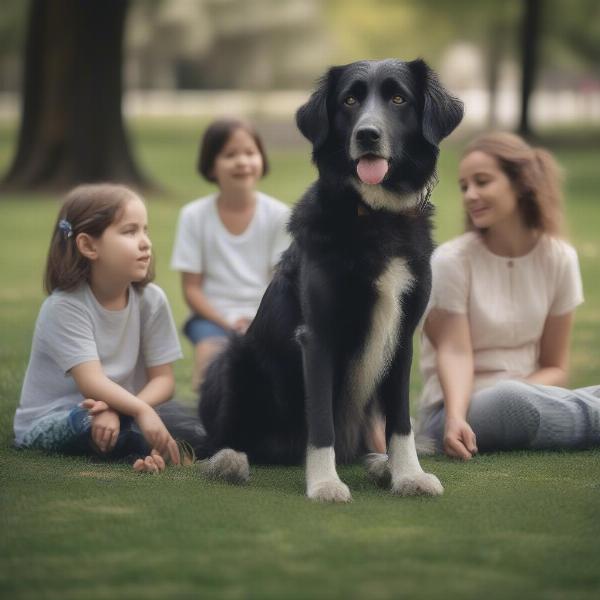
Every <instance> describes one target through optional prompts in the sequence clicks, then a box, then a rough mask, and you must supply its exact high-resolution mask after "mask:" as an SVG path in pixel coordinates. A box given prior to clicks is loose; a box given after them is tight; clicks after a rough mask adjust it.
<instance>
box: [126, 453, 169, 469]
mask: <svg viewBox="0 0 600 600" xmlns="http://www.w3.org/2000/svg"><path fill="white" fill-rule="evenodd" d="M165 466H166V465H165V461H164V460H163V457H162V456H161V455H160V454H159V452H158V450H152V452H151V453H150V456H146V458H138V459H137V460H136V461H135V462H134V463H133V469H134V471H138V473H160V472H162V471H164V470H165Z"/></svg>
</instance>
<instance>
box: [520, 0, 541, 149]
mask: <svg viewBox="0 0 600 600" xmlns="http://www.w3.org/2000/svg"><path fill="white" fill-rule="evenodd" d="M540 14H541V0H525V12H524V15H523V30H522V41H521V50H522V68H523V70H522V75H521V119H520V122H519V128H518V132H519V133H520V134H521V135H522V136H523V137H526V138H530V137H531V136H532V131H531V123H530V119H529V100H530V98H531V92H532V91H533V87H534V85H535V75H536V71H537V50H538V42H539V29H540Z"/></svg>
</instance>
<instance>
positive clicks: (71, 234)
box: [44, 183, 154, 294]
mask: <svg viewBox="0 0 600 600" xmlns="http://www.w3.org/2000/svg"><path fill="white" fill-rule="evenodd" d="M135 198H139V196H138V195H137V194H136V193H135V192H134V191H133V190H130V189H129V188H127V187H125V186H124V185H114V184H111V183H97V184H91V185H80V186H78V187H76V188H75V189H73V190H71V192H69V194H68V195H67V197H66V199H65V201H64V203H63V205H62V206H61V208H60V212H59V213H58V218H57V219H56V223H55V224H54V229H53V231H52V239H51V240H50V250H49V251H48V260H47V262H46V272H45V275H44V289H45V290H46V292H47V293H48V294H51V293H52V292H53V291H54V290H63V291H66V292H68V291H71V290H74V289H75V288H77V287H78V286H79V285H80V284H81V283H82V282H83V281H88V282H89V280H90V273H91V264H90V261H89V260H88V259H87V258H85V256H83V255H82V254H80V252H79V250H78V249H77V244H76V243H75V240H76V239H77V236H78V235H79V234H80V233H87V234H88V235H89V236H91V237H94V238H99V237H100V236H101V235H102V234H103V233H104V230H105V229H106V228H107V227H108V226H109V225H111V224H112V223H114V222H115V221H117V220H118V219H119V218H120V214H121V212H122V210H123V207H124V206H125V204H126V203H127V202H129V201H130V200H133V199H135ZM153 279H154V256H152V257H151V258H150V266H149V268H148V273H147V274H146V277H145V278H144V279H142V280H141V281H134V282H132V285H133V286H134V287H136V288H143V287H144V286H145V285H147V284H148V283H150V282H151V281H152V280H153Z"/></svg>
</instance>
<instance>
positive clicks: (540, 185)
mask: <svg viewBox="0 0 600 600" xmlns="http://www.w3.org/2000/svg"><path fill="white" fill-rule="evenodd" d="M472 152H483V153H485V154H487V155H489V156H492V157H493V158H495V159H496V161H497V162H498V165H499V166H500V169H501V170H502V171H503V172H504V173H505V174H506V176H507V177H508V178H509V180H510V182H511V184H512V186H513V189H514V190H515V193H516V196H517V202H518V206H519V209H520V211H521V215H522V216H523V221H524V223H525V225H526V226H527V227H529V228H531V229H537V230H539V231H541V232H544V233H547V234H549V235H552V236H556V237H562V236H564V235H565V232H564V214H563V207H562V179H563V178H562V172H561V169H560V167H559V166H558V163H557V162H556V160H555V159H554V157H553V156H552V154H550V152H548V151H547V150H545V149H543V148H534V147H532V146H530V145H529V144H528V143H527V142H526V141H525V140H523V139H522V138H521V137H519V136H518V135H515V134H513V133H506V132H491V133H486V134H483V135H481V136H479V137H477V138H475V139H474V140H473V141H472V142H471V143H470V144H469V145H468V146H467V147H466V148H465V151H464V152H463V156H462V157H463V158H464V157H465V156H467V155H468V154H471V153H472ZM465 226H466V229H467V230H468V231H477V228H476V227H475V226H474V225H473V222H472V221H471V218H470V217H469V215H468V213H467V215H466V223H465Z"/></svg>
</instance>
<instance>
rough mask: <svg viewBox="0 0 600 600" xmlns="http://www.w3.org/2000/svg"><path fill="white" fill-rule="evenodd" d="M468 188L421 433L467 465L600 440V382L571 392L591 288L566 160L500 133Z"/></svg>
mask: <svg viewBox="0 0 600 600" xmlns="http://www.w3.org/2000/svg"><path fill="white" fill-rule="evenodd" d="M459 184H460V189H461V192H462V196H463V203H464V208H465V212H466V228H467V232H466V233H464V234H463V235H461V236H459V237H458V238H456V239H454V240H451V241H449V242H447V243H445V244H442V245H441V246H440V247H439V248H438V249H437V250H436V251H435V253H434V255H433V258H432V271H433V273H432V275H433V287H432V292H431V298H430V302H429V306H428V310H427V313H426V319H425V321H424V330H423V335H422V346H421V370H422V375H423V383H424V388H423V393H422V396H421V411H420V419H419V430H420V432H421V434H424V435H425V436H427V437H429V438H433V440H434V441H435V443H436V445H437V448H438V450H439V451H442V450H443V451H444V452H445V453H446V454H448V455H449V456H452V457H458V458H462V459H469V458H471V457H472V456H473V455H474V454H475V453H476V452H477V451H487V450H509V449H551V448H582V447H587V446H593V445H598V444H600V385H599V386H594V387H588V388H582V389H577V390H569V389H566V388H565V387H564V386H566V385H567V379H568V364H569V339H570V336H571V327H572V323H573V314H574V311H575V307H576V306H577V305H579V304H580V303H581V302H582V301H583V293H582V283H581V276H580V272H579V264H578V260H577V254H576V252H575V249H574V248H573V247H572V246H571V245H569V244H568V243H567V242H566V241H564V238H563V236H562V221H563V213H562V206H561V191H560V177H559V170H558V166H557V164H556V162H555V161H554V159H553V157H552V156H551V155H550V154H549V153H548V152H547V151H545V150H543V149H539V148H533V147H531V146H529V145H528V144H527V143H526V142H525V141H524V140H522V139H521V138H519V137H518V136H516V135H513V134H509V133H490V134H486V135H483V136H481V137H479V138H477V139H475V140H474V141H473V142H472V143H471V144H470V145H469V146H468V147H467V149H466V151H465V153H464V155H463V157H462V160H461V162H460V168H459Z"/></svg>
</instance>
